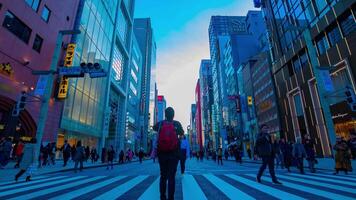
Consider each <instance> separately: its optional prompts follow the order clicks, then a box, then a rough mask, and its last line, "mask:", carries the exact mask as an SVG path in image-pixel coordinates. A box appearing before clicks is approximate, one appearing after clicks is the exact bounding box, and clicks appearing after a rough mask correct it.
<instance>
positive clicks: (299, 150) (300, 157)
mask: <svg viewBox="0 0 356 200" xmlns="http://www.w3.org/2000/svg"><path fill="white" fill-rule="evenodd" d="M306 154H307V153H306V151H305V148H304V145H303V144H302V143H301V139H300V137H298V138H297V142H296V143H295V144H294V146H293V157H294V158H296V160H297V167H298V168H299V170H300V173H301V174H304V163H303V161H304V158H305V157H306Z"/></svg>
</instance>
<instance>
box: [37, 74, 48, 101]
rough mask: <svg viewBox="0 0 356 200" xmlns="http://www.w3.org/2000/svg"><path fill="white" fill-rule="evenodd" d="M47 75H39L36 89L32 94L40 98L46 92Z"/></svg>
mask: <svg viewBox="0 0 356 200" xmlns="http://www.w3.org/2000/svg"><path fill="white" fill-rule="evenodd" d="M47 80H48V75H40V77H39V78H38V81H37V85H36V89H35V92H34V94H35V95H36V96H37V95H38V96H42V95H43V94H44V92H45V90H46V85H47Z"/></svg>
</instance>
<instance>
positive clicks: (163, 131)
mask: <svg viewBox="0 0 356 200" xmlns="http://www.w3.org/2000/svg"><path fill="white" fill-rule="evenodd" d="M165 116H166V119H165V120H163V121H160V122H158V123H157V124H156V125H154V126H153V130H154V131H156V132H158V139H157V155H158V162H159V167H160V174H161V177H160V183H159V188H160V194H161V196H160V197H161V198H160V199H161V200H166V199H167V196H166V188H167V181H168V200H173V199H174V192H175V176H176V172H177V166H178V161H179V158H180V144H179V139H178V137H179V136H183V134H184V130H183V128H182V125H181V123H180V122H178V121H175V120H173V118H174V110H173V108H171V107H168V108H167V109H166V110H165Z"/></svg>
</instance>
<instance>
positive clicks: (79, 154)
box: [74, 140, 86, 173]
mask: <svg viewBox="0 0 356 200" xmlns="http://www.w3.org/2000/svg"><path fill="white" fill-rule="evenodd" d="M85 159H86V153H85V149H84V147H83V146H82V142H81V141H80V140H79V141H78V142H77V146H76V151H75V156H74V162H75V165H74V172H75V173H77V169H78V164H80V168H79V171H82V170H83V161H84V160H85Z"/></svg>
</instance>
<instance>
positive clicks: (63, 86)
mask: <svg viewBox="0 0 356 200" xmlns="http://www.w3.org/2000/svg"><path fill="white" fill-rule="evenodd" d="M75 46H76V44H68V46H67V51H66V56H65V58H64V66H65V67H67V68H70V67H71V66H72V64H73V58H74V52H75ZM68 82H69V79H68V78H67V77H62V79H61V82H60V84H59V91H58V98H59V99H65V98H67V92H68Z"/></svg>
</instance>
